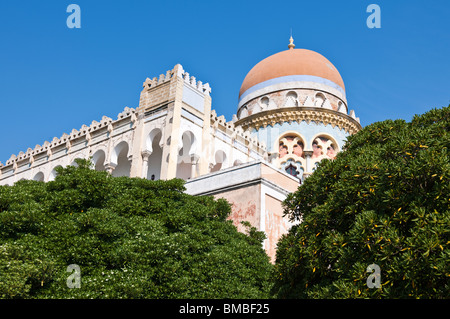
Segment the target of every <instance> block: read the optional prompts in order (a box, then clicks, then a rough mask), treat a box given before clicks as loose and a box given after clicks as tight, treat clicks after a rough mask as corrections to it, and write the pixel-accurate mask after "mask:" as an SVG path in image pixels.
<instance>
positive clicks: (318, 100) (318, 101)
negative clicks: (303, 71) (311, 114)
mask: <svg viewBox="0 0 450 319" xmlns="http://www.w3.org/2000/svg"><path fill="white" fill-rule="evenodd" d="M325 100H326V97H325V95H324V94H323V93H320V92H318V93H316V95H315V96H314V106H315V107H322V105H323V103H324V102H325Z"/></svg>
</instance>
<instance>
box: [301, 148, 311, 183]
mask: <svg viewBox="0 0 450 319" xmlns="http://www.w3.org/2000/svg"><path fill="white" fill-rule="evenodd" d="M303 153H304V154H305V157H306V167H305V172H304V173H303V180H305V178H307V177H308V176H309V175H311V174H312V166H311V165H312V161H311V157H312V155H313V151H303Z"/></svg>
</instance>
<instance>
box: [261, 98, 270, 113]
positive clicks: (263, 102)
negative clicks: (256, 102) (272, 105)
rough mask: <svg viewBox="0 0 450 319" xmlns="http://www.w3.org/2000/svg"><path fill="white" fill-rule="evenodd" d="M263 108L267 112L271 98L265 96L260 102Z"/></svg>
mask: <svg viewBox="0 0 450 319" xmlns="http://www.w3.org/2000/svg"><path fill="white" fill-rule="evenodd" d="M260 104H261V108H262V109H263V110H267V109H268V108H269V98H268V97H267V96H264V97H263V98H261V100H260Z"/></svg>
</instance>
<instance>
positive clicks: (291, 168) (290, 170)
mask: <svg viewBox="0 0 450 319" xmlns="http://www.w3.org/2000/svg"><path fill="white" fill-rule="evenodd" d="M285 171H286V173H288V174H289V175H292V176H294V177H297V175H298V171H297V167H295V166H294V165H292V164H289V165H288V166H287V167H286V169H285Z"/></svg>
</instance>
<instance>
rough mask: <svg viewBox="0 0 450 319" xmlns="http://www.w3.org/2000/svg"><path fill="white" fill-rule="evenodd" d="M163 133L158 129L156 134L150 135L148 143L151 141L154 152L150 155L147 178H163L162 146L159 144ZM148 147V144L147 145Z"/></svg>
mask: <svg viewBox="0 0 450 319" xmlns="http://www.w3.org/2000/svg"><path fill="white" fill-rule="evenodd" d="M161 138H162V133H161V131H160V130H156V132H154V134H150V135H149V139H150V140H147V143H150V146H151V150H152V153H151V154H150V156H149V157H148V164H147V165H148V169H147V176H146V177H147V179H150V180H159V179H160V178H161V162H162V148H161V146H160V145H159V144H160V142H161ZM147 147H148V146H147Z"/></svg>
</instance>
